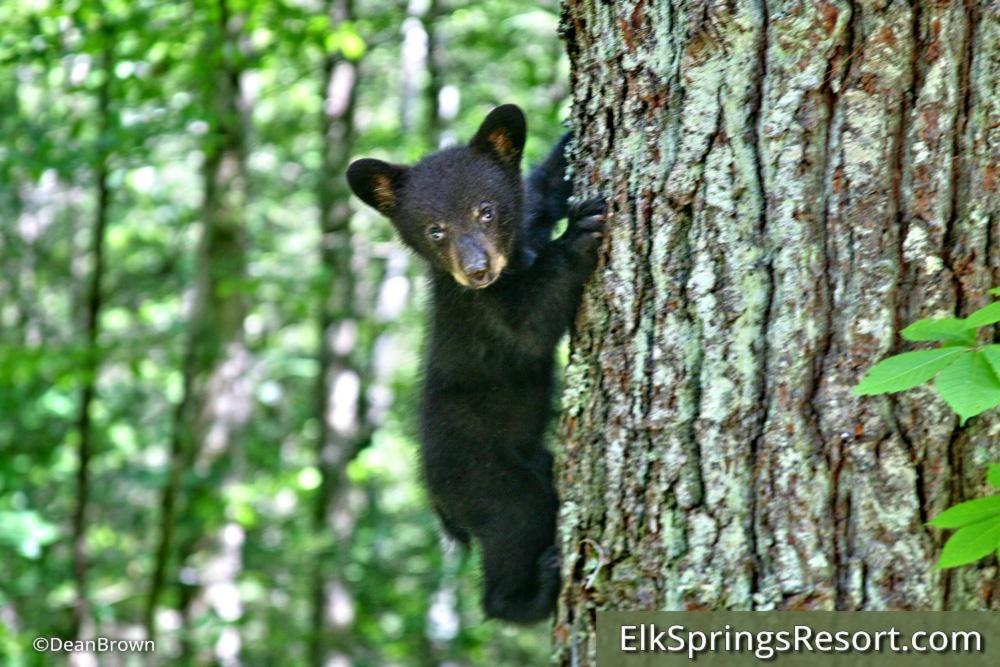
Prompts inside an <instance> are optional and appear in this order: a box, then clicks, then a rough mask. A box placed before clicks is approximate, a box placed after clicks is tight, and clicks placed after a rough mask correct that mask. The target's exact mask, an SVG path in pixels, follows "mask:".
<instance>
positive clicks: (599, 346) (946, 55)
mask: <svg viewBox="0 0 1000 667" xmlns="http://www.w3.org/2000/svg"><path fill="white" fill-rule="evenodd" d="M563 30H564V37H565V39H566V41H567V46H568V49H569V53H570V59H571V63H572V88H573V95H574V111H573V124H574V126H575V128H576V132H577V136H578V141H577V144H576V146H575V148H574V157H575V164H576V166H577V168H576V173H575V178H576V179H577V185H578V186H579V188H578V190H580V191H585V192H587V193H588V194H592V193H597V192H600V193H604V194H605V195H606V196H607V197H608V200H609V203H610V207H611V218H610V223H609V224H610V233H609V238H608V240H607V241H606V244H605V248H604V260H603V262H602V266H601V268H600V269H599V270H598V273H597V277H596V278H595V279H594V280H593V282H592V283H591V285H590V287H589V288H588V291H587V294H586V297H585V302H584V305H583V308H582V311H581V314H580V318H579V320H578V322H577V327H576V331H575V333H574V338H573V349H572V354H571V361H570V366H569V369H568V371H567V380H566V387H567V388H566V392H565V396H564V407H565V413H564V415H565V416H564V423H563V430H564V435H565V438H564V444H563V445H562V446H561V451H560V456H559V462H558V471H559V473H558V474H559V478H560V493H561V498H562V503H563V509H562V515H561V528H560V531H561V532H560V542H561V548H562V553H563V574H564V577H565V586H564V589H563V591H562V604H561V605H560V611H559V617H558V621H557V624H556V628H555V635H556V641H557V645H558V647H559V651H560V657H561V660H562V661H563V662H564V663H569V662H575V661H581V662H583V663H587V662H588V656H590V655H591V653H590V652H591V651H592V650H593V648H594V645H595V644H594V634H593V633H594V621H595V611H596V610H599V609H622V610H628V609H633V610H635V609H827V610H829V609H841V610H858V609H872V610H877V609H942V608H943V609H967V608H973V609H985V608H990V609H1000V584H998V576H997V570H998V568H997V563H996V561H995V560H994V559H987V560H985V561H983V562H981V563H979V564H978V565H977V566H972V567H967V568H962V569H960V570H958V571H950V572H943V573H942V572H937V571H934V570H933V569H932V567H931V566H932V564H933V562H934V561H935V559H936V555H937V552H938V550H939V548H940V546H941V542H942V539H941V538H942V536H941V535H940V534H939V533H938V532H936V531H931V530H930V529H928V528H925V527H924V522H925V521H926V520H927V519H928V517H929V516H932V515H933V514H935V513H937V512H938V511H940V510H942V509H943V508H944V507H946V506H947V505H949V504H951V503H953V502H956V501H959V500H961V499H964V498H967V497H969V496H973V495H976V494H979V493H982V492H983V491H984V483H983V473H984V472H985V470H984V469H985V463H986V462H987V461H988V460H990V459H993V460H997V459H1000V418H998V416H997V414H996V413H995V412H994V413H993V414H987V415H982V416H980V417H978V418H976V419H974V420H972V421H970V422H969V424H968V425H967V426H966V427H964V428H963V427H959V426H958V422H957V419H956V418H955V417H954V415H953V414H951V413H950V412H949V410H948V409H947V408H946V406H945V405H944V404H943V403H942V402H940V401H939V400H937V399H936V398H935V397H934V396H933V395H932V394H931V393H930V392H929V391H926V390H919V391H912V392H908V393H905V394H902V395H898V396H894V397H892V398H889V399H886V398H882V397H876V398H869V399H859V398H855V397H853V396H852V395H851V393H850V390H851V388H852V386H853V385H854V384H856V382H857V381H858V380H859V378H860V376H861V375H862V374H863V373H864V371H865V370H866V369H868V368H869V367H870V366H871V365H872V364H874V363H875V362H876V361H878V360H879V359H880V358H882V357H883V356H886V355H887V354H890V353H894V352H898V351H899V350H900V349H902V348H903V347H904V346H903V344H902V342H901V341H900V340H899V338H898V337H897V336H896V335H895V333H894V332H895V331H896V330H897V329H898V328H900V327H901V326H902V325H905V324H906V323H908V322H910V321H912V320H914V319H916V318H919V317H924V316H933V315H951V314H958V315H964V314H967V313H968V312H969V311H971V310H973V309H975V308H977V307H980V306H982V305H984V304H985V303H986V302H987V300H988V298H989V297H988V296H987V294H986V290H987V289H988V288H989V287H991V286H993V285H996V284H1000V241H998V239H1000V217H998V215H997V208H998V207H997V204H998V200H1000V198H998V193H997V172H996V169H997V158H998V157H1000V129H998V125H1000V101H998V98H997V95H996V91H997V90H1000V80H998V79H1000V65H998V45H1000V5H998V3H997V2H995V1H994V2H989V1H979V2H972V1H969V2H947V1H945V2H918V3H912V4H911V3H907V2H899V1H890V2H805V3H803V2H751V1H737V0H734V1H733V2H679V1H676V0H674V1H671V2H656V3H653V2H644V1H643V0H639V1H638V2H621V3H595V2H592V1H591V0H567V2H566V3H565V12H564V17H563Z"/></svg>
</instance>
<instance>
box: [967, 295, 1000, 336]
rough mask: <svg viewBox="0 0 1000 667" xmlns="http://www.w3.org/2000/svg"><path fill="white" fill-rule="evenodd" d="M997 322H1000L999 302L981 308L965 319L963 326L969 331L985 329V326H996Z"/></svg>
mask: <svg viewBox="0 0 1000 667" xmlns="http://www.w3.org/2000/svg"><path fill="white" fill-rule="evenodd" d="M997 322H1000V301H994V302H993V303H991V304H990V305H988V306H983V307H982V308H980V309H979V310H977V311H976V312H974V313H972V314H971V315H969V316H968V317H966V318H965V324H966V326H967V327H968V328H970V329H975V328H976V327H985V326H986V325H987V324H996V323H997Z"/></svg>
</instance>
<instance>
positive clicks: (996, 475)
mask: <svg viewBox="0 0 1000 667" xmlns="http://www.w3.org/2000/svg"><path fill="white" fill-rule="evenodd" d="M986 481H987V482H989V485H990V486H992V487H993V488H994V489H1000V463H991V464H990V467H989V469H987V471H986Z"/></svg>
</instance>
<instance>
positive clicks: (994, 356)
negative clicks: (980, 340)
mask: <svg viewBox="0 0 1000 667" xmlns="http://www.w3.org/2000/svg"><path fill="white" fill-rule="evenodd" d="M980 352H982V353H983V356H984V357H986V361H987V362H989V364H990V366H992V367H993V372H994V373H996V375H997V377H1000V345H987V346H986V347H984V348H983V349H982V350H980Z"/></svg>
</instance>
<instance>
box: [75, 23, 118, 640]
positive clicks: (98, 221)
mask: <svg viewBox="0 0 1000 667" xmlns="http://www.w3.org/2000/svg"><path fill="white" fill-rule="evenodd" d="M101 37H102V41H103V44H102V51H101V61H100V71H101V72H102V73H103V75H104V78H103V79H102V81H101V84H100V86H99V88H98V89H97V109H96V112H97V118H98V132H97V142H96V143H97V146H96V149H95V155H94V187H95V189H96V201H95V204H94V222H93V228H92V229H91V233H90V243H89V245H88V247H87V251H86V253H87V257H88V259H89V261H90V262H91V267H90V273H89V275H88V276H87V281H86V293H85V301H84V304H83V309H84V313H83V315H84V321H83V336H84V343H83V344H84V361H83V364H82V367H81V373H80V374H81V376H82V381H81V387H80V406H79V410H78V412H77V416H76V437H77V457H76V458H77V468H76V499H75V502H76V506H75V507H74V508H73V582H74V587H75V589H76V591H75V596H76V601H75V605H74V618H73V623H74V625H75V630H74V633H73V634H74V636H75V637H78V638H85V637H89V635H91V634H93V631H94V628H93V627H92V625H93V616H92V614H91V610H90V596H89V590H88V588H89V586H88V582H87V579H88V573H87V568H88V550H87V528H88V527H89V524H88V515H89V509H90V508H89V505H90V463H91V458H92V456H93V439H94V433H93V425H92V423H91V422H92V414H91V407H92V405H93V403H94V399H95V398H96V397H97V376H98V374H99V372H100V365H101V364H100V350H99V349H98V346H97V339H98V334H99V333H100V318H101V310H102V309H103V301H104V299H103V293H102V291H101V283H102V282H103V280H104V239H105V230H106V229H107V225H108V208H109V206H110V203H111V186H110V184H109V183H108V175H109V165H108V148H107V146H108V144H109V142H110V138H109V136H108V133H109V131H110V128H111V81H112V69H113V67H114V62H113V51H114V46H113V44H114V34H113V31H112V30H111V29H110V28H109V27H108V26H106V25H102V26H101Z"/></svg>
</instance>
